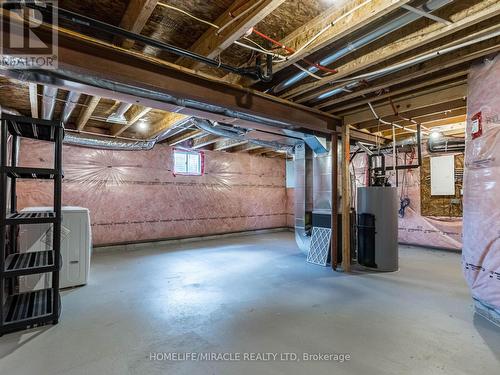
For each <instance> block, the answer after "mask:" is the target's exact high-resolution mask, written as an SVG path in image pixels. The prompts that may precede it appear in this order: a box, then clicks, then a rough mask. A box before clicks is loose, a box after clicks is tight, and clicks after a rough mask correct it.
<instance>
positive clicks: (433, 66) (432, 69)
mask: <svg viewBox="0 0 500 375" xmlns="http://www.w3.org/2000/svg"><path fill="white" fill-rule="evenodd" d="M488 44H489V46H487V47H486V48H479V49H478V48H477V46H470V47H468V48H464V49H463V50H461V51H458V52H457V53H453V54H451V56H441V57H440V58H436V59H435V61H432V60H431V61H429V62H428V63H424V64H420V65H418V66H414V67H411V68H409V69H405V70H402V71H400V72H398V73H397V74H394V75H391V76H390V77H384V78H380V79H378V80H374V82H373V86H369V87H367V88H364V89H361V90H356V91H354V92H352V93H350V94H346V95H343V96H340V97H338V98H335V99H332V100H330V101H328V102H324V103H322V104H321V105H318V106H316V108H318V109H321V110H328V111H329V112H333V113H336V112H337V111H340V110H343V109H344V105H343V103H345V102H348V101H349V100H352V99H356V98H361V97H363V96H365V95H367V94H370V93H374V92H377V91H380V90H384V89H389V90H390V86H393V85H398V84H401V83H405V82H409V83H411V82H412V81H418V82H422V81H426V80H429V78H428V77H426V76H427V75H431V74H435V73H438V72H441V71H442V72H443V77H444V76H446V75H447V74H446V72H447V71H448V74H453V73H450V70H449V69H453V68H458V67H459V66H460V65H463V64H468V63H470V62H472V61H474V60H476V59H479V58H481V57H483V56H486V55H489V54H492V53H495V52H498V51H499V50H500V45H495V43H491V42H490V43H488ZM468 71H469V67H468V66H467V67H465V68H464V67H460V69H457V70H456V73H460V72H467V73H468ZM353 103H354V102H353ZM323 104H325V105H323ZM338 104H340V106H339V107H335V105H338ZM350 104H351V103H349V102H348V103H347V104H345V106H346V107H345V108H346V109H347V108H350V107H351V106H350ZM329 107H331V109H329Z"/></svg>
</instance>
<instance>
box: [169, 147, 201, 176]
mask: <svg viewBox="0 0 500 375" xmlns="http://www.w3.org/2000/svg"><path fill="white" fill-rule="evenodd" d="M203 169H204V168H203V152H201V151H188V150H179V149H174V173H176V174H184V175H192V176H201V175H203V172H204V171H203Z"/></svg>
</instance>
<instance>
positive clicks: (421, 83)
mask: <svg viewBox="0 0 500 375" xmlns="http://www.w3.org/2000/svg"><path fill="white" fill-rule="evenodd" d="M468 72H469V71H468V69H463V70H462V69H461V70H459V71H457V72H453V73H449V74H444V75H442V76H439V77H436V78H434V79H429V80H417V81H413V83H412V82H409V83H408V84H407V85H405V86H404V87H401V88H399V89H395V90H391V89H389V87H388V86H386V88H387V89H386V91H387V92H386V93H385V94H381V95H376V96H372V97H367V98H363V99H362V100H357V101H352V102H349V103H347V104H344V105H343V106H339V107H335V109H334V110H335V112H336V113H341V112H346V111H349V110H352V109H353V108H355V107H359V106H362V105H366V104H367V103H368V102H371V103H372V104H373V103H377V102H380V101H382V100H385V99H388V98H394V97H397V96H398V95H402V94H406V93H408V92H416V91H418V90H421V89H424V88H426V87H429V86H433V85H439V84H441V83H442V82H444V81H450V80H455V81H457V82H460V81H463V80H464V79H466V77H467V74H468ZM357 97H358V98H362V96H361V94H360V95H359V96H357Z"/></svg>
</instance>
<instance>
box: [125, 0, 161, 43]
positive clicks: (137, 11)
mask: <svg viewBox="0 0 500 375" xmlns="http://www.w3.org/2000/svg"><path fill="white" fill-rule="evenodd" d="M157 4H158V0H129V3H128V6H127V9H126V10H125V13H124V14H123V17H122V20H121V21H120V27H121V28H123V29H127V30H129V31H131V32H133V33H137V34H140V33H141V31H142V29H143V28H144V26H146V23H147V22H148V19H149V17H151V14H152V13H153V11H154V9H155V7H156V5H157ZM119 43H120V44H121V46H122V47H124V48H127V49H130V48H132V46H133V45H134V41H133V40H129V39H126V40H123V39H120V40H119Z"/></svg>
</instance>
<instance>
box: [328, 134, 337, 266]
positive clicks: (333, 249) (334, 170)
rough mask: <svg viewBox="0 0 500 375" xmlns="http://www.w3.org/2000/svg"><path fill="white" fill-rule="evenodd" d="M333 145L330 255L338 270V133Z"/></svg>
mask: <svg viewBox="0 0 500 375" xmlns="http://www.w3.org/2000/svg"><path fill="white" fill-rule="evenodd" d="M331 139H332V145H331V155H330V157H331V158H332V196H331V200H332V215H331V220H332V221H331V226H332V240H331V245H330V246H331V247H330V257H331V264H332V268H333V270H337V265H338V264H337V259H338V246H337V243H338V242H337V240H338V235H339V230H338V219H337V217H338V207H337V205H338V199H339V198H338V175H339V163H338V160H339V158H338V134H337V133H333V134H332V138H331Z"/></svg>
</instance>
